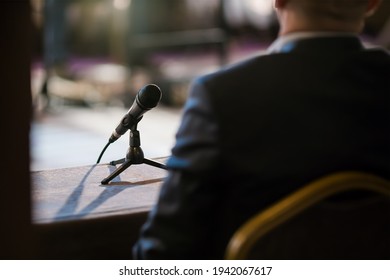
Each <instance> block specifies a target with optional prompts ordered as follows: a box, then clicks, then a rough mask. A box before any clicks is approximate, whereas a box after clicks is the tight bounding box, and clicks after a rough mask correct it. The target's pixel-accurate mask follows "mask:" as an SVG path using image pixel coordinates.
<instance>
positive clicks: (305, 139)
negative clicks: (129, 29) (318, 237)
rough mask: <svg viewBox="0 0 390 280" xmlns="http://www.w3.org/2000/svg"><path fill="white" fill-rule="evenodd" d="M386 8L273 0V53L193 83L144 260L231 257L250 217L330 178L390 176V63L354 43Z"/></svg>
mask: <svg viewBox="0 0 390 280" xmlns="http://www.w3.org/2000/svg"><path fill="white" fill-rule="evenodd" d="M378 4H379V0H275V1H274V6H275V8H276V11H277V14H278V18H279V21H280V26H281V27H280V36H279V38H278V39H277V40H276V42H274V44H273V45H272V46H271V47H270V49H269V52H268V54H266V55H262V56H258V57H255V58H252V59H249V60H247V61H244V62H242V63H240V64H238V65H234V66H232V67H229V68H226V69H222V70H221V71H218V72H217V73H214V74H211V75H207V76H205V77H201V78H199V79H197V80H196V81H195V82H194V83H193V85H192V88H191V90H190V95H189V98H188V102H187V104H186V107H185V112H184V115H183V119H182V123H181V126H180V128H179V131H178V133H177V141H176V144H175V146H174V148H173V150H172V157H171V158H170V159H169V161H168V166H169V169H170V171H169V175H168V177H167V179H166V181H165V183H164V184H163V186H162V189H161V193H160V197H159V200H158V203H157V205H156V206H155V207H154V209H153V210H152V211H151V213H150V215H149V219H148V221H147V222H146V224H145V225H144V227H143V228H142V230H141V234H140V239H139V241H138V243H137V244H136V246H135V247H134V255H135V257H136V258H146V259H163V258H169V259H207V258H217V259H220V258H222V257H223V253H224V249H225V246H226V244H227V242H228V240H229V238H230V236H231V235H232V233H233V232H234V231H235V230H236V229H237V228H238V227H239V226H240V225H241V224H242V223H243V222H244V221H245V220H247V219H248V218H249V217H251V216H252V215H253V214H255V213H257V212H258V211H259V210H261V209H263V208H264V207H266V206H269V205H270V204H271V203H273V202H275V201H276V200H278V199H280V198H282V197H283V196H285V195H287V194H289V193H291V192H292V191H294V190H296V189H297V188H299V187H301V186H303V185H304V184H306V183H308V182H310V181H312V180H314V179H317V178H319V177H321V176H323V175H326V174H329V173H332V172H336V171H344V170H360V171H366V172H372V173H375V174H378V175H381V176H384V177H389V173H390V172H389V168H390V166H389V164H388V163H389V159H390V147H389V145H390V135H389V131H390V130H389V121H390V120H389V104H390V96H389V94H390V77H389V73H390V58H389V55H388V53H386V52H385V51H383V50H380V49H365V48H364V47H363V45H362V44H361V42H360V41H359V39H358V37H357V34H358V32H359V31H360V30H361V29H362V27H363V25H364V19H365V18H366V17H367V16H369V15H371V14H372V13H373V12H374V11H375V9H376V8H377V6H378Z"/></svg>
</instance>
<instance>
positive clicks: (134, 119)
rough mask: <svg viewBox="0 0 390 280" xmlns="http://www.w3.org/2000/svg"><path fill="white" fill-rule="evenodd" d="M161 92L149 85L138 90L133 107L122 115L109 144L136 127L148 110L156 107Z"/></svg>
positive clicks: (154, 86)
mask: <svg viewBox="0 0 390 280" xmlns="http://www.w3.org/2000/svg"><path fill="white" fill-rule="evenodd" d="M161 95H162V94H161V90H160V88H159V87H158V86H156V85H154V84H149V85H146V86H144V87H143V88H141V89H140V91H139V92H138V93H137V96H136V97H135V100H134V102H133V105H131V107H130V109H129V111H128V112H127V113H126V115H124V117H123V118H122V120H121V121H120V123H119V124H118V126H117V127H116V128H115V130H114V131H113V132H112V134H111V136H110V138H109V139H108V142H109V143H113V142H115V141H116V140H118V139H119V138H120V137H121V136H122V135H123V134H125V133H126V131H127V130H128V129H130V128H131V127H132V126H134V125H136V124H137V123H138V122H139V121H140V120H141V118H142V116H143V114H145V113H146V112H147V111H149V110H150V109H152V108H154V107H156V106H157V104H158V102H159V101H160V99H161Z"/></svg>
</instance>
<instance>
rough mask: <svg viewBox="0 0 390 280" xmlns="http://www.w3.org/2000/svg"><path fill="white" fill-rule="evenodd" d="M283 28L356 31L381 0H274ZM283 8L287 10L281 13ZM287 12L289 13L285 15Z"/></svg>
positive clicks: (293, 29)
mask: <svg viewBox="0 0 390 280" xmlns="http://www.w3.org/2000/svg"><path fill="white" fill-rule="evenodd" d="M274 1H275V7H276V9H277V10H279V15H280V20H281V24H282V26H284V30H282V33H283V32H284V31H286V32H290V31H297V30H301V31H303V30H324V31H326V30H328V31H332V30H333V31H350V32H358V31H360V30H361V28H362V27H363V25H364V20H365V18H366V17H367V16H369V15H371V14H372V13H373V12H374V11H375V10H376V8H377V7H378V5H379V3H380V2H381V0H274ZM283 12H286V13H283ZM286 15H289V16H286Z"/></svg>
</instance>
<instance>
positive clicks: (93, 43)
mask: <svg viewBox="0 0 390 280" xmlns="http://www.w3.org/2000/svg"><path fill="white" fill-rule="evenodd" d="M31 3H32V18H33V25H34V26H33V27H34V28H33V30H34V34H33V36H34V42H35V44H34V46H33V59H32V63H31V86H32V97H33V107H34V119H33V123H32V129H31V153H32V155H31V157H32V161H31V170H33V171H34V170H44V169H53V168H65V167H71V166H79V165H89V164H94V163H95V162H96V159H97V157H98V155H99V153H100V151H101V149H102V148H103V146H104V145H105V144H106V142H107V140H108V137H109V136H110V134H111V132H112V130H113V129H114V128H115V127H116V125H117V124H118V122H119V121H120V119H121V118H122V116H123V115H124V114H125V113H126V112H127V110H128V109H129V107H130V106H131V104H132V103H133V101H134V98H135V96H136V94H137V92H138V91H139V89H140V88H142V87H143V86H144V85H146V84H148V83H154V84H157V85H158V86H159V87H160V88H161V89H162V92H163V98H162V101H161V102H160V104H159V106H158V107H157V108H155V109H153V110H151V111H150V112H147V113H146V114H145V116H144V118H143V120H142V121H141V122H140V124H139V126H138V129H139V131H140V133H141V144H142V148H143V150H144V153H145V157H151V158H153V157H161V156H169V154H170V149H171V147H172V145H173V143H174V137H175V132H176V130H177V128H178V125H179V121H180V116H181V112H182V106H183V104H184V103H185V101H186V98H187V90H188V86H189V85H190V83H191V81H192V79H193V78H194V77H196V76H199V75H202V74H205V73H208V72H211V71H215V70H217V69H218V68H220V67H223V66H226V65H229V64H231V63H234V62H236V61H238V60H241V59H244V58H247V57H250V56H252V55H255V54H258V53H261V52H263V51H264V50H265V49H266V48H267V47H268V46H269V45H270V43H271V42H272V41H273V40H274V39H275V38H276V36H277V33H278V24H277V20H276V17H275V14H274V12H273V8H272V0H196V1H195V0H83V1H76V0H31ZM389 15H390V1H387V0H385V1H383V4H382V6H381V7H380V9H379V11H378V12H377V14H376V15H375V16H374V17H372V18H370V19H369V21H368V23H367V25H366V27H365V30H364V33H363V35H362V36H363V39H364V40H365V41H366V42H367V43H368V44H372V45H379V46H382V47H385V48H389V47H390V21H389ZM238 94H239V93H238ZM127 148H128V136H127V134H126V135H125V136H123V137H122V138H121V139H120V140H118V142H116V143H115V144H113V145H111V146H110V147H109V149H108V150H107V152H106V153H105V155H104V157H103V159H102V162H103V163H104V162H109V161H111V160H115V159H119V158H122V157H124V156H125V155H126V151H127Z"/></svg>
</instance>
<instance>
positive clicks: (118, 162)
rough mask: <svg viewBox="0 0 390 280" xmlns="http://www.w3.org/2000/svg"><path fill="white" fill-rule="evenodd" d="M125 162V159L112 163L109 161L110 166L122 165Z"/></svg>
mask: <svg viewBox="0 0 390 280" xmlns="http://www.w3.org/2000/svg"><path fill="white" fill-rule="evenodd" d="M125 161H126V159H125V158H121V159H118V160H113V161H110V165H117V164H122V163H125Z"/></svg>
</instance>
